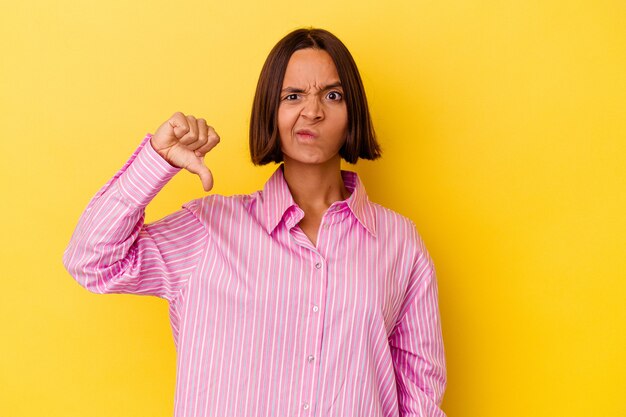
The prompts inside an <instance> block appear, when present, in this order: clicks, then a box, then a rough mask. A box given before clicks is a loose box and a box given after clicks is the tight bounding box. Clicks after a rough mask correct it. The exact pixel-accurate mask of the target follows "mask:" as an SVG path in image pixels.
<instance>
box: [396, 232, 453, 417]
mask: <svg viewBox="0 0 626 417" xmlns="http://www.w3.org/2000/svg"><path fill="white" fill-rule="evenodd" d="M418 243H419V246H420V254H419V256H418V257H417V260H416V262H415V265H414V266H413V269H412V276H411V283H410V287H409V288H408V290H407V295H406V298H405V303H404V304H403V307H402V309H401V319H400V321H399V322H398V324H397V325H396V327H395V329H394V331H393V332H392V334H391V336H390V339H389V343H390V346H391V355H392V359H393V362H394V368H395V372H396V385H397V389H398V402H399V410H400V416H406V417H409V416H410V417H417V416H419V417H434V416H437V417H440V416H445V414H444V412H443V411H442V410H441V408H440V406H441V402H442V400H443V394H444V391H445V388H446V363H445V354H444V347H443V338H442V333H441V320H440V315H439V306H438V290H437V279H436V274H435V268H434V265H433V262H432V260H431V259H430V257H429V255H428V253H427V252H426V249H425V248H424V246H423V243H422V242H421V240H419V239H418Z"/></svg>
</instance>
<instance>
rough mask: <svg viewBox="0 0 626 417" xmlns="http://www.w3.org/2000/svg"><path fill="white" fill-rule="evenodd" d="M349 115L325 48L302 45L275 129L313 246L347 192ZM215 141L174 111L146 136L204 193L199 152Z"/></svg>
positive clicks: (288, 74) (207, 182)
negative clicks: (344, 152)
mask: <svg viewBox="0 0 626 417" xmlns="http://www.w3.org/2000/svg"><path fill="white" fill-rule="evenodd" d="M347 127H348V113H347V109H346V104H345V101H344V99H343V89H342V87H341V84H340V82H339V75H338V73H337V68H336V67H335V64H334V62H333V60H332V58H331V57H330V55H329V54H328V53H327V52H326V51H322V50H319V49H312V48H308V49H302V50H299V51H296V52H294V54H293V55H292V56H291V58H290V60H289V63H288V65H287V69H286V71H285V77H284V81H283V86H282V91H281V102H280V105H279V108H278V130H279V134H280V143H281V149H282V151H283V159H284V174H285V180H286V181H287V185H288V186H289V189H290V191H291V194H292V196H293V198H294V200H295V202H296V204H298V206H299V207H300V208H301V209H302V210H303V211H304V218H303V219H302V220H301V221H300V223H299V227H300V228H301V229H302V231H303V232H304V233H305V234H306V235H307V237H308V238H309V240H311V242H312V243H313V245H316V244H317V235H318V230H319V226H320V223H321V220H322V217H323V215H324V213H325V212H326V210H327V209H328V208H329V207H330V206H331V205H332V204H333V203H334V202H335V201H339V200H345V199H346V198H347V197H348V196H349V192H348V190H346V188H345V186H344V184H343V179H342V178H341V156H340V155H339V150H340V149H341V146H342V145H343V143H344V142H345V140H346V134H347ZM219 141H220V137H219V135H218V134H217V133H216V132H215V130H214V129H213V128H212V127H211V126H209V125H207V123H206V121H205V120H204V119H202V118H200V119H196V118H195V117H194V116H192V115H185V114H183V113H181V112H176V113H174V114H173V115H172V116H171V117H170V118H169V119H168V120H167V121H165V122H164V123H163V124H162V125H161V126H159V128H158V129H157V130H156V132H155V133H154V135H153V136H152V139H151V144H152V147H153V148H154V150H155V151H156V152H157V153H158V154H159V155H160V156H161V157H163V158H164V159H165V160H166V161H167V162H168V163H169V164H170V165H172V166H175V167H177V168H183V169H186V170H188V171H189V172H192V173H194V174H196V175H198V176H199V177H200V179H201V181H202V185H203V187H204V189H205V191H209V190H210V189H211V188H212V187H213V176H212V174H211V171H210V170H209V169H208V168H207V166H206V165H205V164H204V156H205V155H206V154H207V153H208V152H209V151H210V150H211V149H213V148H214V147H215V146H216V145H217V144H218V143H219Z"/></svg>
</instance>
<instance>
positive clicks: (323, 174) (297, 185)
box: [283, 158, 350, 212]
mask: <svg viewBox="0 0 626 417" xmlns="http://www.w3.org/2000/svg"><path fill="white" fill-rule="evenodd" d="M283 172H284V176H285V181H286V182H287V185H288V186H289V190H290V191H291V195H292V196H293V199H294V201H295V202H296V204H297V205H298V206H299V207H300V208H302V209H303V210H304V211H305V212H307V211H316V212H323V211H325V210H326V209H327V208H328V207H330V205H331V204H333V203H334V202H335V201H340V200H345V199H346V198H348V196H349V195H350V193H349V191H348V190H347V189H346V187H345V185H344V183H343V178H342V177H341V159H340V158H334V159H332V160H330V161H328V162H326V163H324V164H302V163H299V162H298V161H294V160H290V159H285V163H284V170H283Z"/></svg>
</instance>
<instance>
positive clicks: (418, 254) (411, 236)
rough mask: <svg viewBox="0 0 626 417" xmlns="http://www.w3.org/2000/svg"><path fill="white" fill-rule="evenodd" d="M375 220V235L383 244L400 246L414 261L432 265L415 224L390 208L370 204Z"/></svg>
mask: <svg viewBox="0 0 626 417" xmlns="http://www.w3.org/2000/svg"><path fill="white" fill-rule="evenodd" d="M370 207H371V208H372V209H373V210H374V214H375V216H374V217H375V218H376V234H377V236H378V238H379V239H381V240H382V242H383V243H384V244H395V245H401V247H403V248H404V250H406V251H407V252H408V254H411V256H412V257H413V258H415V259H414V261H418V259H420V258H421V259H426V260H428V262H430V263H432V261H431V259H430V256H429V254H428V250H427V249H426V245H425V244H424V240H423V239H422V236H421V235H420V233H419V231H418V229H417V226H416V225H415V222H413V220H411V219H410V218H409V217H407V216H404V215H402V214H400V213H398V212H396V211H394V210H392V209H390V208H387V207H385V206H382V205H380V204H377V203H373V202H370Z"/></svg>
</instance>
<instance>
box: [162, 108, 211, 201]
mask: <svg viewBox="0 0 626 417" xmlns="http://www.w3.org/2000/svg"><path fill="white" fill-rule="evenodd" d="M219 141H220V137H219V136H218V135H217V133H216V132H215V130H214V129H213V128H212V127H211V126H208V125H207V123H206V120H204V119H196V118H195V117H193V116H191V115H189V116H185V115H184V114H183V113H181V112H176V113H174V114H173V115H172V117H170V118H169V120H167V121H166V122H165V123H163V124H162V125H161V126H159V128H158V129H157V130H156V132H155V133H154V135H153V136H152V139H151V141H150V143H151V144H152V147H153V148H154V150H155V151H156V152H157V153H158V154H159V155H161V157H163V159H165V160H166V161H167V162H168V163H169V164H170V165H172V166H175V167H177V168H184V169H186V170H187V171H189V172H191V173H194V174H196V175H198V176H199V177H200V180H201V181H202V186H203V187H204V190H205V191H209V190H210V189H211V188H213V175H212V174H211V171H210V170H209V168H207V166H206V165H205V164H204V156H205V155H206V154H207V153H208V152H209V151H210V150H211V149H213V148H214V147H215V145H217V144H218V143H219Z"/></svg>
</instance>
